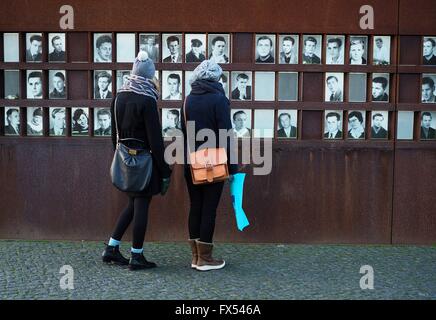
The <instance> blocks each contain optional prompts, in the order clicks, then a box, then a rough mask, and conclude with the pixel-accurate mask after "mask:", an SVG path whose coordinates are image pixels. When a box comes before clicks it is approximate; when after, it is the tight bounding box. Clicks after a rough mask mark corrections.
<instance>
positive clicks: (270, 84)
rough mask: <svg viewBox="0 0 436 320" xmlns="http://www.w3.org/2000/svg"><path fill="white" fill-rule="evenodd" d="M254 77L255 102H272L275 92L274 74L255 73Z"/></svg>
mask: <svg viewBox="0 0 436 320" xmlns="http://www.w3.org/2000/svg"><path fill="white" fill-rule="evenodd" d="M255 75H256V76H255V90H254V92H255V97H254V99H255V100H256V101H274V100H275V92H276V85H275V84H276V74H275V72H263V71H257V72H256V73H255Z"/></svg>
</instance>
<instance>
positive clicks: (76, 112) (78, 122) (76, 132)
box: [71, 108, 89, 136]
mask: <svg viewBox="0 0 436 320" xmlns="http://www.w3.org/2000/svg"><path fill="white" fill-rule="evenodd" d="M71 135H72V136H87V135H89V108H71Z"/></svg>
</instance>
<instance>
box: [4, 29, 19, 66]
mask: <svg viewBox="0 0 436 320" xmlns="http://www.w3.org/2000/svg"><path fill="white" fill-rule="evenodd" d="M3 50H4V51H3V53H4V55H3V61H4V62H20V35H19V33H3Z"/></svg>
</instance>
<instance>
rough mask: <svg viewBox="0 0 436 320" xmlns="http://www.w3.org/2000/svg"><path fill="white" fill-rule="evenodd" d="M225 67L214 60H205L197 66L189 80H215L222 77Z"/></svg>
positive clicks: (192, 81) (191, 81)
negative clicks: (222, 67)
mask: <svg viewBox="0 0 436 320" xmlns="http://www.w3.org/2000/svg"><path fill="white" fill-rule="evenodd" d="M222 73H223V69H221V67H220V66H219V65H218V63H216V62H215V61H214V60H204V61H203V62H202V63H200V64H199V65H198V66H197V68H195V70H194V72H193V73H192V76H191V79H190V80H189V82H190V83H191V84H192V83H194V82H195V81H196V80H214V81H218V80H219V79H220V78H221V75H222Z"/></svg>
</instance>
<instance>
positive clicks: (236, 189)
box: [230, 173, 250, 231]
mask: <svg viewBox="0 0 436 320" xmlns="http://www.w3.org/2000/svg"><path fill="white" fill-rule="evenodd" d="M245 175H246V174H245V173H237V174H235V175H233V180H232V181H231V182H230V195H231V196H232V202H233V209H234V211H235V217H236V224H237V226H238V229H239V231H242V230H244V228H245V227H246V226H248V225H250V222H248V219H247V216H246V215H245V212H244V209H243V208H242V196H243V194H244V180H245Z"/></svg>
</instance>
